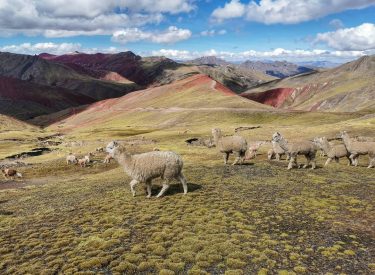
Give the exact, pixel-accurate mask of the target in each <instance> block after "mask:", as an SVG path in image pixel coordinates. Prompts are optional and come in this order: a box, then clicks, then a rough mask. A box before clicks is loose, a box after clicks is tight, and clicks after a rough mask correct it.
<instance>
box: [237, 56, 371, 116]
mask: <svg viewBox="0 0 375 275" xmlns="http://www.w3.org/2000/svg"><path fill="white" fill-rule="evenodd" d="M242 95H243V96H245V97H246V98H249V99H253V100H256V101H258V102H261V103H266V104H270V105H273V106H277V107H280V108H284V109H297V110H306V111H314V110H318V111H334V112H342V111H343V112H355V111H359V110H365V109H374V108H375V100H374V99H375V56H365V57H362V58H360V59H358V60H356V61H353V62H349V63H346V64H344V65H342V66H339V67H337V68H334V69H330V70H326V71H323V72H316V73H311V74H305V75H299V76H295V77H288V78H285V79H283V80H276V81H272V82H269V83H267V84H264V85H260V86H259V87H257V88H254V89H251V90H249V91H247V92H246V93H243V94H242Z"/></svg>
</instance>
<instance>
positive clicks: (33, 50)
mask: <svg viewBox="0 0 375 275" xmlns="http://www.w3.org/2000/svg"><path fill="white" fill-rule="evenodd" d="M125 50H126V49H123V48H122V49H118V48H116V47H109V48H100V49H99V48H83V47H82V45H81V44H79V43H53V42H45V43H35V44H31V43H23V44H18V45H5V46H1V47H0V51H2V52H12V53H20V54H40V53H50V54H56V55H59V54H66V53H72V52H75V51H79V52H85V53H97V52H101V53H117V52H120V51H125Z"/></svg>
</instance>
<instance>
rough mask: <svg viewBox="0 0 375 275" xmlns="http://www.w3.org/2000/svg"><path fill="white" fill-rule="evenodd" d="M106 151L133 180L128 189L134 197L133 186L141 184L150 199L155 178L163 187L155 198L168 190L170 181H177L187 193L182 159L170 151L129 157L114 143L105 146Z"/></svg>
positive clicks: (122, 148) (124, 150)
mask: <svg viewBox="0 0 375 275" xmlns="http://www.w3.org/2000/svg"><path fill="white" fill-rule="evenodd" d="M106 151H107V152H108V153H109V154H110V155H111V156H112V157H113V158H114V159H115V160H116V161H117V162H118V163H119V164H120V165H122V166H123V167H124V170H125V172H126V173H127V174H128V175H129V176H130V177H131V178H132V179H133V180H132V181H131V182H130V189H131V191H132V194H133V196H135V190H134V186H135V185H136V184H137V183H140V182H143V183H145V184H146V187H147V194H148V195H147V197H148V198H150V197H151V182H152V180H153V179H155V178H159V177H160V178H162V179H163V180H164V182H163V187H162V189H161V190H160V192H159V194H158V195H157V196H156V197H158V198H159V197H161V196H163V195H164V193H165V192H166V191H167V189H168V188H169V184H170V182H171V181H172V180H174V179H175V180H179V181H180V182H181V184H182V187H183V189H184V194H186V193H187V191H188V189H187V183H186V179H185V177H184V175H183V173H182V167H183V164H184V163H183V161H182V158H181V157H180V156H179V155H178V154H176V153H175V152H171V151H152V152H147V153H143V154H136V155H131V154H129V153H128V152H126V149H125V148H124V147H122V146H120V145H119V144H118V143H117V142H116V141H112V142H110V143H109V144H108V145H107V148H106Z"/></svg>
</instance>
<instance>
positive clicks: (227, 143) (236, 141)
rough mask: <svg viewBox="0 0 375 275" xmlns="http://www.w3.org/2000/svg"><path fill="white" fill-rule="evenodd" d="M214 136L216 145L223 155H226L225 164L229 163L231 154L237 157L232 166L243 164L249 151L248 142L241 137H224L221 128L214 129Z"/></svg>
mask: <svg viewBox="0 0 375 275" xmlns="http://www.w3.org/2000/svg"><path fill="white" fill-rule="evenodd" d="M212 136H213V138H214V143H215V145H216V147H217V148H218V149H219V151H220V152H221V153H223V155H224V164H227V163H228V158H229V155H230V154H231V153H234V154H235V155H236V159H235V161H234V162H233V164H232V165H235V164H237V163H241V164H242V163H243V162H244V158H245V154H246V151H247V142H246V139H244V138H243V137H241V136H227V137H223V136H222V133H221V130H220V129H219V128H214V129H212Z"/></svg>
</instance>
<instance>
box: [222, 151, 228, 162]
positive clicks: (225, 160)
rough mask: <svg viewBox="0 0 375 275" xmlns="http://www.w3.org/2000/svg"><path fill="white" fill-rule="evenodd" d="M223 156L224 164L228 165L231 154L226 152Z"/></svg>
mask: <svg viewBox="0 0 375 275" xmlns="http://www.w3.org/2000/svg"><path fill="white" fill-rule="evenodd" d="M223 156H224V164H228V158H229V153H227V152H225V153H224V154H223Z"/></svg>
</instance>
